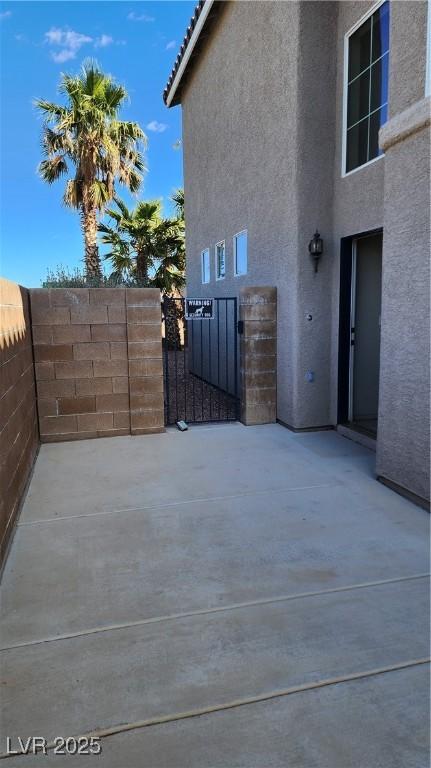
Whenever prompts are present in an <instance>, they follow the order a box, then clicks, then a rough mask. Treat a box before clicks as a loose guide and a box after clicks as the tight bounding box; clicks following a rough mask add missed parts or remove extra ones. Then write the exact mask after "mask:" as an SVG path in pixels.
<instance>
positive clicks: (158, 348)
mask: <svg viewBox="0 0 431 768" xmlns="http://www.w3.org/2000/svg"><path fill="white" fill-rule="evenodd" d="M126 322H127V351H128V361H129V396H130V432H131V434H132V435H145V434H151V433H157V432H164V431H165V417H164V403H163V357H162V326H161V306H160V291H159V290H158V289H156V288H127V289H126Z"/></svg>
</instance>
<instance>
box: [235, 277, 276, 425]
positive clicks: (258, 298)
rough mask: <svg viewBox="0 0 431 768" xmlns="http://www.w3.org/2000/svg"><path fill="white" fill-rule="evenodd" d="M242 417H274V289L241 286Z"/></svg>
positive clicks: (259, 420) (256, 420)
mask: <svg viewBox="0 0 431 768" xmlns="http://www.w3.org/2000/svg"><path fill="white" fill-rule="evenodd" d="M239 318H240V320H241V321H242V322H243V333H242V335H241V337H240V339H241V341H240V365H241V421H242V423H243V424H245V425H246V426H250V425H252V424H271V423H273V422H275V421H276V418H277V289H276V288H270V287H265V288H253V287H244V288H241V289H240V294H239Z"/></svg>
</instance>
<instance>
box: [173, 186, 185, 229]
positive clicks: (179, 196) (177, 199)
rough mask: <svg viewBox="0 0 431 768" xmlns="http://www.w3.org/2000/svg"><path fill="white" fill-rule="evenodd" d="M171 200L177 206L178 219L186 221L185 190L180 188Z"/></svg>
mask: <svg viewBox="0 0 431 768" xmlns="http://www.w3.org/2000/svg"><path fill="white" fill-rule="evenodd" d="M171 200H172V202H173V204H174V206H175V210H176V212H177V217H178V218H179V219H183V221H184V218H185V217H184V189H182V187H179V189H177V190H175V192H174V193H173V195H172V197H171Z"/></svg>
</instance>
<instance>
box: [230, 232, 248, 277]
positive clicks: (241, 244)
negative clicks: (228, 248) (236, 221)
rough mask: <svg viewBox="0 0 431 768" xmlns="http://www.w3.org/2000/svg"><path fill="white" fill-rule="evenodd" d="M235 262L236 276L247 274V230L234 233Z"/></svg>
mask: <svg viewBox="0 0 431 768" xmlns="http://www.w3.org/2000/svg"><path fill="white" fill-rule="evenodd" d="M233 263H234V271H235V276H236V277H239V276H240V275H246V274H247V230H246V229H243V230H242V232H238V234H236V235H234V238H233Z"/></svg>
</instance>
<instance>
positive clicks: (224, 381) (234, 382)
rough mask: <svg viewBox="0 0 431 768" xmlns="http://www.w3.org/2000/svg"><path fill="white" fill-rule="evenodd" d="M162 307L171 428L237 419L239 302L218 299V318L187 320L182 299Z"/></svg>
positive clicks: (167, 420) (167, 417)
mask: <svg viewBox="0 0 431 768" xmlns="http://www.w3.org/2000/svg"><path fill="white" fill-rule="evenodd" d="M162 306H163V329H164V334H163V356H164V361H163V362H164V379H165V381H164V385H165V386H164V391H165V423H166V424H175V423H176V422H177V421H181V420H182V421H185V422H187V423H189V424H190V423H196V422H210V421H235V420H237V419H238V418H239V397H238V328H237V327H238V318H237V300H236V298H217V299H213V306H214V315H213V318H212V319H206V318H205V319H197V318H196V319H193V320H190V319H189V320H188V319H186V314H185V299H182V298H178V299H176V298H175V299H172V298H165V299H164V301H163V305H162Z"/></svg>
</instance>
